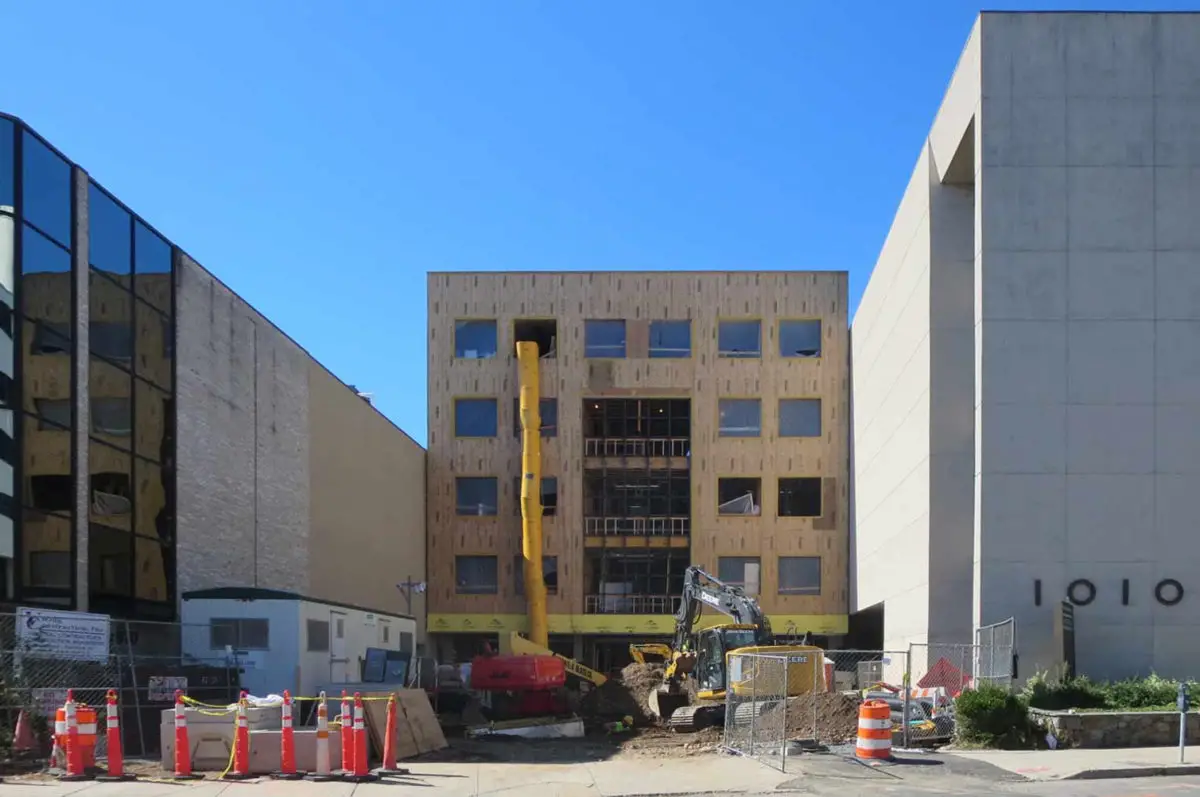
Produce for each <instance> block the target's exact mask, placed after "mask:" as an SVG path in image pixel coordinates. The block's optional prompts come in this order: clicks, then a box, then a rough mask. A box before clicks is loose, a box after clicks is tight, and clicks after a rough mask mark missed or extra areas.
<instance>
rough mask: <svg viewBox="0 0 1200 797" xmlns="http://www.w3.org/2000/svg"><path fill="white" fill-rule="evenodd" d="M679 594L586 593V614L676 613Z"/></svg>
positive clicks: (584, 609) (584, 606)
mask: <svg viewBox="0 0 1200 797" xmlns="http://www.w3.org/2000/svg"><path fill="white" fill-rule="evenodd" d="M680 600H681V598H680V597H679V596H678V595H585V596H584V603H583V611H584V613H585V614H675V613H676V612H678V611H679V603H680Z"/></svg>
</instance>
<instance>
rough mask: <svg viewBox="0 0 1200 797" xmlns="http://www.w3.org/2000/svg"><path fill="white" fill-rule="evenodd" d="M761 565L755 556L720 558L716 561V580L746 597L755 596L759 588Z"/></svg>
mask: <svg viewBox="0 0 1200 797" xmlns="http://www.w3.org/2000/svg"><path fill="white" fill-rule="evenodd" d="M761 571H762V564H761V563H760V561H759V558H758V557H757V556H722V557H720V558H719V559H717V578H719V579H720V580H721V581H724V582H725V583H726V584H729V585H731V586H734V587H741V588H742V589H743V590H744V591H745V593H746V594H747V595H757V594H758V593H759V589H760V587H761Z"/></svg>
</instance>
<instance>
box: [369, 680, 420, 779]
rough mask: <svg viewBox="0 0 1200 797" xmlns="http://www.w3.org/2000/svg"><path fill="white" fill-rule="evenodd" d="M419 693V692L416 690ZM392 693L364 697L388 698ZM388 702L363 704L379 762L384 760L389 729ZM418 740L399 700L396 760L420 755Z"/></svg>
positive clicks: (378, 701) (379, 693)
mask: <svg viewBox="0 0 1200 797" xmlns="http://www.w3.org/2000/svg"><path fill="white" fill-rule="evenodd" d="M416 691H419V690H416ZM390 694H391V693H390V692H369V693H366V694H364V697H384V698H386V697H388V696H389V695H390ZM387 706H388V704H387V701H386V700H370V701H366V702H364V703H363V709H364V711H363V714H364V718H365V719H366V724H367V733H368V735H370V737H371V749H372V750H374V752H375V757H376V759H378V760H381V761H382V760H383V740H384V733H385V729H386V728H387ZM420 752H421V750H420V749H419V748H418V747H417V740H416V737H415V736H414V734H413V730H412V727H411V726H410V725H409V723H408V721H407V720H406V719H405V717H404V712H403V711H402V710H401V708H400V703H399V700H397V703H396V758H397V759H399V760H404V759H407V758H413V757H415V756H417V755H419V754H420Z"/></svg>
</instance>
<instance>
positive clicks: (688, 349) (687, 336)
mask: <svg viewBox="0 0 1200 797" xmlns="http://www.w3.org/2000/svg"><path fill="white" fill-rule="evenodd" d="M691 356H692V322H691V321H651V322H650V358H651V359H660V358H661V359H667V358H687V357H691Z"/></svg>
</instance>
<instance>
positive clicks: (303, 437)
mask: <svg viewBox="0 0 1200 797" xmlns="http://www.w3.org/2000/svg"><path fill="white" fill-rule="evenodd" d="M176 275H177V276H176V281H177V287H176V291H177V297H176V314H177V322H176V323H177V330H176V357H177V365H176V374H177V376H176V379H177V394H178V397H177V411H176V412H177V429H178V431H177V434H178V443H177V445H178V455H177V456H178V476H177V484H178V487H177V489H178V497H177V502H178V507H177V514H178V536H179V542H178V582H179V592H180V593H181V594H182V593H184V592H189V591H192V590H198V589H206V588H210V587H221V586H246V587H264V588H271V589H286V590H290V591H293V592H299V593H302V594H303V593H306V592H308V590H309V571H308V556H309V471H308V447H309V439H308V364H307V359H308V358H307V355H306V354H305V353H304V352H303V351H302V350H301V349H300V347H299V346H297V345H296V344H295V343H293V342H292V341H291V340H289V339H288V338H287V337H286V336H285V335H284V334H283V333H281V332H280V331H279V330H277V329H276V328H275V327H273V326H272V325H271V324H270V323H268V322H266V321H265V319H263V318H262V317H261V316H260V315H259V314H258V313H257V312H255V310H254V309H253V308H252V307H250V306H249V305H248V304H246V302H244V301H243V300H242V299H240V298H239V297H238V296H236V295H235V294H234V293H233V292H232V291H230V290H229V289H228V288H226V287H225V286H224V285H222V284H221V283H220V282H218V281H217V280H216V279H215V278H214V277H213V276H212V275H211V274H209V273H208V272H206V271H205V270H204V269H203V268H201V267H200V266H199V265H197V264H196V263H195V261H193V260H192V259H191V258H189V257H187V256H186V255H183V254H180V255H179V259H178V262H177V264H176Z"/></svg>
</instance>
